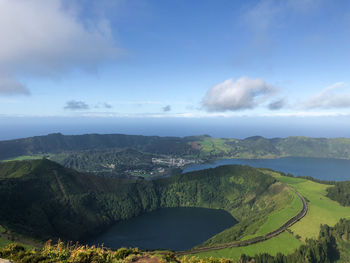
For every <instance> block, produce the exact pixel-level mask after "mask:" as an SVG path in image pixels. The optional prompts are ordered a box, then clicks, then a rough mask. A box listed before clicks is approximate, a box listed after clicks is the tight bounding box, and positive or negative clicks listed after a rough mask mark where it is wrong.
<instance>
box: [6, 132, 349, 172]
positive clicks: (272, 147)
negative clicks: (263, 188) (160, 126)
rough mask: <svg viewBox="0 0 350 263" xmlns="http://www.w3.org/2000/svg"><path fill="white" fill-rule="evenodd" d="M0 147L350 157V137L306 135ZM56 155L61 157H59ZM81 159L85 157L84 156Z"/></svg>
mask: <svg viewBox="0 0 350 263" xmlns="http://www.w3.org/2000/svg"><path fill="white" fill-rule="evenodd" d="M0 149H1V150H0V160H6V159H11V158H16V157H20V158H21V159H23V158H25V159H28V158H32V157H31V156H34V157H33V158H37V157H39V156H48V155H49V156H54V155H56V154H67V153H68V154H71V153H73V154H74V153H77V154H80V152H82V151H95V153H91V154H92V155H94V154H96V152H100V154H101V156H103V157H102V159H104V158H106V156H105V154H104V153H103V152H104V151H106V153H108V152H110V151H114V152H117V151H120V150H122V149H133V150H136V151H140V152H143V153H149V154H157V155H168V156H177V157H190V158H197V159H204V160H210V159H219V158H277V157H286V156H295V157H322V158H340V159H350V139H346V138H335V139H326V138H308V137H301V136H299V137H288V138H274V139H266V138H263V137H260V136H254V137H249V138H246V139H243V140H239V139H220V138H212V137H210V136H207V135H203V136H190V137H184V138H179V137H157V136H135V135H123V134H105V135H99V134H85V135H62V134H59V133H57V134H49V135H47V136H37V137H30V138H24V139H17V140H10V141H0ZM58 158H59V159H61V160H62V156H60V157H58ZM79 158H80V157H78V156H75V158H73V159H76V160H78V159H79ZM108 158H109V157H108ZM108 158H107V159H108ZM83 159H86V157H84V158H83ZM94 162H95V163H96V164H98V158H95V159H94ZM76 165H78V164H76ZM79 165H82V166H84V165H88V164H87V163H85V164H84V161H83V162H82V164H79ZM79 165H78V166H79ZM75 168H79V167H75ZM90 168H91V167H90ZM90 168H89V169H90ZM84 171H85V170H84Z"/></svg>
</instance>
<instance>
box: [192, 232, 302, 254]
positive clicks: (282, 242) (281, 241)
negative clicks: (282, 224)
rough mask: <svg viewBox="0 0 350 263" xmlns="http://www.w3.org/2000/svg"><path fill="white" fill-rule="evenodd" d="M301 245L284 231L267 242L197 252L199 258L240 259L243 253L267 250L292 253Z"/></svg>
mask: <svg viewBox="0 0 350 263" xmlns="http://www.w3.org/2000/svg"><path fill="white" fill-rule="evenodd" d="M300 245H301V242H300V241H299V240H298V239H296V238H295V237H293V236H292V235H291V234H290V233H288V232H284V233H282V234H280V235H279V236H277V237H275V238H272V239H269V240H267V241H265V242H261V243H258V244H254V245H251V246H247V247H235V248H225V249H220V250H216V251H210V252H203V253H198V254H195V256H197V257H199V258H206V257H215V258H230V259H234V260H236V261H238V259H239V258H240V256H241V254H246V255H250V256H254V255H255V254H258V253H263V252H267V253H269V254H271V255H276V254H277V253H278V252H281V251H283V253H286V254H289V253H292V252H293V251H294V250H295V249H296V248H298V247H299V246H300Z"/></svg>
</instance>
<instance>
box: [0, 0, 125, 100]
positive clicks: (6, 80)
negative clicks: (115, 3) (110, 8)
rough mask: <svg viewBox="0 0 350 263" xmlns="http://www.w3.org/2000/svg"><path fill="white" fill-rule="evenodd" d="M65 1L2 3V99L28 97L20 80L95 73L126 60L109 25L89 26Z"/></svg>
mask: <svg viewBox="0 0 350 263" xmlns="http://www.w3.org/2000/svg"><path fill="white" fill-rule="evenodd" d="M77 9H78V8H76V7H73V6H69V5H68V6H67V5H65V6H63V0H50V1H42V0H26V1H23V0H0V34H1V41H0V81H1V83H0V94H3V95H4V94H21V93H22V94H28V93H29V91H28V90H27V89H26V87H25V86H24V85H23V84H21V83H20V82H19V81H18V80H17V79H16V76H18V75H24V76H27V75H29V76H56V75H57V74H58V75H59V74H62V73H65V72H67V71H70V70H72V69H75V68H80V69H84V70H95V69H96V68H97V66H98V65H99V64H100V63H101V62H104V61H106V60H113V59H115V58H117V57H119V55H120V54H121V50H120V49H119V48H118V47H117V46H116V44H115V42H114V40H113V38H112V34H111V28H110V26H109V24H108V22H107V21H106V20H105V19H99V20H98V21H89V23H83V22H82V21H81V20H80V19H79V13H78V11H77Z"/></svg>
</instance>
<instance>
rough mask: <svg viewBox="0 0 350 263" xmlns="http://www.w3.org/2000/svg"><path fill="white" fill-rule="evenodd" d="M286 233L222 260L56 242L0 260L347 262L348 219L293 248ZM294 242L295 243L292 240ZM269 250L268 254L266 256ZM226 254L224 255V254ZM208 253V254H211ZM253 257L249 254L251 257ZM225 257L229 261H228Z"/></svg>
mask: <svg viewBox="0 0 350 263" xmlns="http://www.w3.org/2000/svg"><path fill="white" fill-rule="evenodd" d="M288 235H290V234H289V233H283V234H281V235H280V236H279V237H278V239H277V238H276V239H275V240H273V239H271V240H268V241H266V242H263V243H265V244H264V245H265V246H266V247H265V248H264V247H263V246H261V244H255V245H251V246H249V247H242V248H238V249H239V250H236V252H239V253H236V254H234V253H232V252H233V251H232V250H227V251H224V250H221V251H216V252H212V253H217V254H216V255H215V256H216V257H226V259H225V258H222V259H217V258H214V257H211V256H210V257H209V255H206V254H205V253H202V254H201V255H199V256H198V255H197V256H184V257H181V258H178V257H176V255H175V254H174V253H172V252H169V251H140V250H138V249H132V248H120V249H118V250H116V251H112V250H109V249H106V248H103V247H88V246H81V245H79V244H75V245H72V244H65V243H63V242H61V241H58V243H57V244H55V245H51V243H50V242H48V243H47V244H46V245H45V246H44V247H43V248H42V249H39V250H38V249H28V248H27V249H26V248H24V247H23V246H21V245H19V244H15V243H14V244H9V245H7V246H6V247H4V248H2V249H0V257H2V258H6V259H10V260H13V261H15V262H23V263H27V262H28V263H29V262H37V263H49V262H67V263H68V262H71V263H102V262H107V263H119V262H120V263H124V262H125V263H126V262H159V263H160V262H163V263H167V262H174V263H175V262H177V263H235V262H236V263H237V262H240V263H248V262H256V263H289V262H293V263H304V262H309V263H320V262H330V263H331V262H339V263H345V262H349V261H348V260H349V256H350V255H349V250H348V248H349V246H350V239H349V236H350V220H344V219H342V220H340V222H338V223H337V224H336V225H335V226H334V227H329V226H328V225H322V226H321V228H320V232H319V235H318V237H317V239H308V240H307V241H306V243H305V244H303V245H301V246H299V245H300V241H299V243H297V244H295V245H296V246H299V248H297V249H293V247H294V244H291V243H288V239H289V237H288ZM296 242H297V241H296ZM281 246H289V248H290V249H289V251H288V253H286V254H281V253H279V252H278V251H279V250H280V247H281ZM268 249H269V250H270V253H271V254H268V253H266V250H268ZM225 252H228V253H225ZM212 253H211V254H212ZM251 254H253V255H251ZM228 258H229V259H228Z"/></svg>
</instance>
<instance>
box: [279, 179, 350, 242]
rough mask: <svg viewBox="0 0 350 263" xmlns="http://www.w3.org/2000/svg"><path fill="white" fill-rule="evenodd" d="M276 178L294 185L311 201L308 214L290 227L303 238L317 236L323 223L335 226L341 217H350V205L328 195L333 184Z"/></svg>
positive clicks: (291, 185)
mask: <svg viewBox="0 0 350 263" xmlns="http://www.w3.org/2000/svg"><path fill="white" fill-rule="evenodd" d="M276 179H278V180H280V181H281V182H284V183H286V184H287V185H289V186H290V187H293V188H294V189H296V190H297V191H298V192H299V193H300V194H302V195H303V196H304V197H305V198H306V199H307V200H308V201H309V202H308V204H309V210H308V213H307V214H306V216H305V217H304V218H303V219H301V220H300V222H298V223H296V224H295V225H293V226H292V227H291V228H290V230H291V231H293V233H294V234H298V235H300V236H301V237H302V238H303V239H305V238H317V236H318V233H319V230H320V225H321V224H327V225H330V226H333V225H335V224H336V223H337V222H338V221H339V219H340V218H350V207H344V206H341V205H340V204H339V203H338V202H336V201H333V200H331V199H329V198H328V197H326V194H327V192H326V189H327V188H328V187H331V186H329V185H324V184H320V183H316V182H312V181H309V180H306V179H300V178H291V177H284V176H277V177H276Z"/></svg>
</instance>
